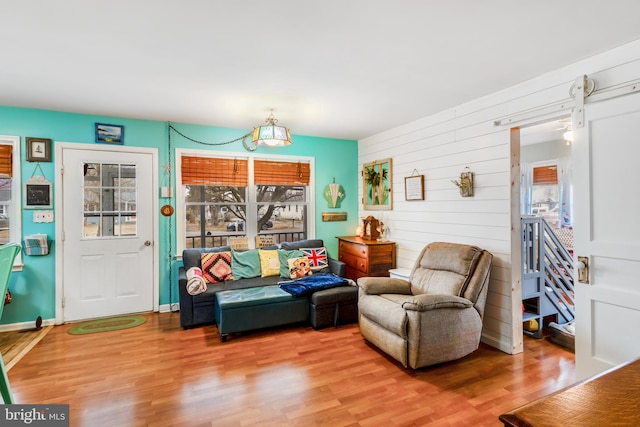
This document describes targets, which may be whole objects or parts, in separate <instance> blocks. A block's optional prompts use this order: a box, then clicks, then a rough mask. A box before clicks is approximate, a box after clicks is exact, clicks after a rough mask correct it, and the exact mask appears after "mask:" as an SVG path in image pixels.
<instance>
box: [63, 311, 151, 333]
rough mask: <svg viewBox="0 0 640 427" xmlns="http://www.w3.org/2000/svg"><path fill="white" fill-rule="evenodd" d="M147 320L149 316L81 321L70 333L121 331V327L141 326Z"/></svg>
mask: <svg viewBox="0 0 640 427" xmlns="http://www.w3.org/2000/svg"><path fill="white" fill-rule="evenodd" d="M146 321H147V318H146V317H144V316H121V317H110V318H108V319H98V320H91V321H88V322H82V323H79V324H77V325H75V326H74V327H72V328H71V329H69V333H70V334H71V335H84V334H93V333H96V332H108V331H119V330H121V329H128V328H134V327H136V326H140V325H142V324H143V323H144V322H146Z"/></svg>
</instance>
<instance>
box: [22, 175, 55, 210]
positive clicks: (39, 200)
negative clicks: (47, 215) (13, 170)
mask: <svg viewBox="0 0 640 427" xmlns="http://www.w3.org/2000/svg"><path fill="white" fill-rule="evenodd" d="M52 207H53V186H52V185H51V182H50V181H49V180H48V179H46V178H45V177H43V176H34V177H31V178H30V179H28V180H27V181H26V182H25V183H24V208H25V209H51V208H52Z"/></svg>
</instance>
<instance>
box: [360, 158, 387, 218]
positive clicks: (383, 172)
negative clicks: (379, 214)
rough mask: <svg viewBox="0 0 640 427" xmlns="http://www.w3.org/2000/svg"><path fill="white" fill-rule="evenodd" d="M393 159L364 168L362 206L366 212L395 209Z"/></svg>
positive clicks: (369, 164) (364, 166)
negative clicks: (393, 198)
mask: <svg viewBox="0 0 640 427" xmlns="http://www.w3.org/2000/svg"><path fill="white" fill-rule="evenodd" d="M392 176H393V171H392V169H391V159H390V158H389V159H383V160H376V161H375V162H371V163H365V164H364V165H363V168H362V189H363V196H362V204H363V207H364V208H365V210H391V209H393V201H392V196H393V192H392V190H393V185H392V181H391V178H392Z"/></svg>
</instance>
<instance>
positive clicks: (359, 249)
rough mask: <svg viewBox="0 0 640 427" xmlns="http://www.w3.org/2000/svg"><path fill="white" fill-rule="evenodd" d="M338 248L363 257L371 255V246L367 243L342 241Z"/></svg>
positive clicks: (340, 250) (343, 251)
mask: <svg viewBox="0 0 640 427" xmlns="http://www.w3.org/2000/svg"><path fill="white" fill-rule="evenodd" d="M338 250H339V252H340V253H346V254H351V255H354V256H357V257H362V258H368V257H369V247H368V246H367V245H359V244H357V243H349V242H343V241H340V244H339V246H338Z"/></svg>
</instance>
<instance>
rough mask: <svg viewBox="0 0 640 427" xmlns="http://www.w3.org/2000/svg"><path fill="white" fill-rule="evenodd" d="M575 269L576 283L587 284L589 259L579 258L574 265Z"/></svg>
mask: <svg viewBox="0 0 640 427" xmlns="http://www.w3.org/2000/svg"><path fill="white" fill-rule="evenodd" d="M575 268H576V270H578V282H580V283H587V284H588V283H589V257H586V256H579V257H578V262H576V263H575Z"/></svg>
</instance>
